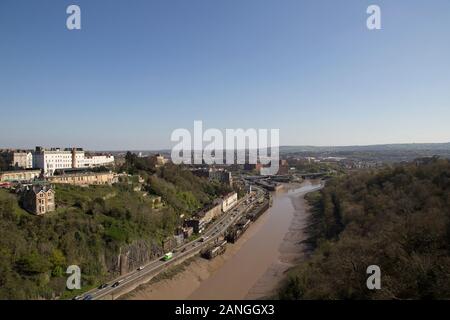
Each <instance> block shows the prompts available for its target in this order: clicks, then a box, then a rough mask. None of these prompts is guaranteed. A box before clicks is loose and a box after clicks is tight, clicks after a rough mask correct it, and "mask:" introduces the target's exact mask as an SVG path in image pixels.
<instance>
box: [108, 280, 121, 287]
mask: <svg viewBox="0 0 450 320" xmlns="http://www.w3.org/2000/svg"><path fill="white" fill-rule="evenodd" d="M121 282H122V280H121V281H116V282H114V284H113V285H112V286H111V287H113V288H116V287H118V286H120V283H121Z"/></svg>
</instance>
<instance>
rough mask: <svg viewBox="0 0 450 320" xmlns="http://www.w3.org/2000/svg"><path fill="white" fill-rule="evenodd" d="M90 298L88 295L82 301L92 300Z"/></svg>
mask: <svg viewBox="0 0 450 320" xmlns="http://www.w3.org/2000/svg"><path fill="white" fill-rule="evenodd" d="M92 298H93V297H92V296H91V295H90V294H88V295H87V296H85V297H84V298H83V300H92Z"/></svg>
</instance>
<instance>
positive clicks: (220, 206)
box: [184, 192, 237, 233]
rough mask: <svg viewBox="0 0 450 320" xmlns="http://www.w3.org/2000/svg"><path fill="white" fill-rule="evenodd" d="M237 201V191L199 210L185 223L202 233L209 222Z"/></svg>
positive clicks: (186, 225)
mask: <svg viewBox="0 0 450 320" xmlns="http://www.w3.org/2000/svg"><path fill="white" fill-rule="evenodd" d="M236 203H237V193H236V192H231V193H229V194H228V195H226V196H225V197H224V198H223V199H216V200H215V201H214V202H213V203H212V204H211V205H209V206H207V207H205V208H203V209H202V210H201V211H199V212H197V213H196V214H195V216H194V217H193V218H192V219H189V220H186V221H185V224H184V225H185V227H188V228H192V229H193V231H194V232H195V233H202V231H203V230H204V229H205V227H206V225H207V224H208V223H210V222H211V221H212V220H213V219H215V218H217V217H219V216H220V215H222V213H224V212H227V211H229V210H230V209H231V208H232V207H234V205H235V204H236Z"/></svg>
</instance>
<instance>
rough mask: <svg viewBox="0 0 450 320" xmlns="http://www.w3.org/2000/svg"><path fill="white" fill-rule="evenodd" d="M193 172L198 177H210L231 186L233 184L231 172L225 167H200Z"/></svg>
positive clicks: (211, 179)
mask: <svg viewBox="0 0 450 320" xmlns="http://www.w3.org/2000/svg"><path fill="white" fill-rule="evenodd" d="M192 173H193V174H194V175H196V176H198V177H204V178H208V179H209V180H210V181H218V182H220V183H224V184H226V185H228V186H230V187H231V186H232V185H233V177H232V175H231V172H229V171H227V170H224V169H215V168H200V169H193V170H192Z"/></svg>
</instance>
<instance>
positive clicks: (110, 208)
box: [0, 165, 227, 299]
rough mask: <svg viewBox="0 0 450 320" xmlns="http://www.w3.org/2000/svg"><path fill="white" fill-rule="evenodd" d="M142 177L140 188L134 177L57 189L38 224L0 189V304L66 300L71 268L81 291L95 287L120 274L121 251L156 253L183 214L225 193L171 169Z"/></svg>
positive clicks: (218, 187) (148, 173) (36, 218)
mask: <svg viewBox="0 0 450 320" xmlns="http://www.w3.org/2000/svg"><path fill="white" fill-rule="evenodd" d="M130 168H131V167H130ZM131 170H133V171H136V172H138V171H139V170H136V169H135V168H134V167H133V168H132V169H131ZM141 173H142V174H143V175H146V179H144V182H143V183H142V185H140V184H139V179H138V177H137V176H129V177H127V176H125V177H123V178H121V182H120V183H119V184H117V185H114V186H91V187H89V188H82V187H75V186H68V185H67V186H63V185H58V186H56V204H57V210H56V212H54V213H50V214H48V215H45V216H43V217H37V216H34V215H31V214H29V213H27V212H25V211H23V210H22V209H20V208H19V206H18V199H17V196H16V195H15V194H12V193H9V192H8V191H7V190H0V232H1V237H0V256H1V259H0V299H26V298H52V297H54V296H55V295H56V296H60V295H62V297H65V296H67V295H68V292H65V282H66V275H65V271H66V268H67V266H68V265H72V264H75V265H78V266H80V268H81V270H82V277H83V278H82V285H83V288H87V287H92V286H95V285H98V284H99V283H101V282H102V281H105V279H108V278H110V277H111V273H114V272H118V270H117V263H116V262H117V260H116V259H117V255H118V254H119V251H120V248H121V247H123V246H126V245H128V244H131V243H133V241H136V240H139V241H145V243H147V244H148V248H150V249H151V250H152V251H153V252H154V253H155V254H161V253H162V249H161V247H162V241H163V239H165V238H166V237H168V236H170V235H172V234H173V232H174V230H175V228H176V227H177V226H178V225H179V223H180V220H179V215H180V214H181V213H185V214H187V215H189V214H191V213H193V212H194V211H195V210H197V209H198V208H200V207H202V206H204V205H205V204H207V203H210V202H211V201H212V200H213V199H214V198H215V197H217V196H218V195H219V194H221V193H222V192H226V191H227V188H226V187H223V186H220V185H216V184H210V183H209V182H208V181H207V180H205V179H201V178H198V177H195V176H194V175H192V174H191V173H190V172H189V171H187V170H183V169H182V168H180V167H176V166H170V165H168V166H167V167H164V168H159V169H158V170H154V171H152V172H147V173H146V172H141ZM141 182H142V181H141ZM137 187H138V188H137ZM140 187H142V191H136V190H137V189H139V188H140ZM146 193H149V194H148V195H147V194H146ZM152 194H156V195H160V196H161V197H162V199H163V201H164V206H163V207H162V208H158V209H153V208H152V204H151V200H150V198H151V195H152ZM73 294H74V293H73V292H72V295H73Z"/></svg>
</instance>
